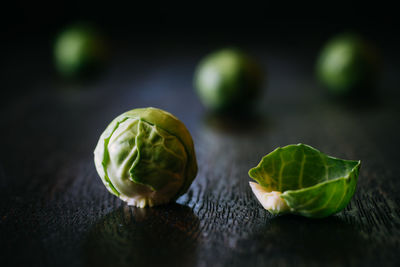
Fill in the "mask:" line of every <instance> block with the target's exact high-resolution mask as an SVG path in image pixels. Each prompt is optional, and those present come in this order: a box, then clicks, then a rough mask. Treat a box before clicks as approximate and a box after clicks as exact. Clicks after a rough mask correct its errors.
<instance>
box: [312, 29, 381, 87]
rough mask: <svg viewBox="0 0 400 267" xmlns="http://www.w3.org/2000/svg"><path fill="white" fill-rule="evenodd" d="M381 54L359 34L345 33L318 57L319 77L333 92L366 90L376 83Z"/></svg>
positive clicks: (327, 46)
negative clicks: (379, 55)
mask: <svg viewBox="0 0 400 267" xmlns="http://www.w3.org/2000/svg"><path fill="white" fill-rule="evenodd" d="M378 63H379V57H378V54H377V52H376V51H375V50H374V49H373V48H372V47H371V46H370V45H369V44H368V43H367V42H366V41H364V40H363V39H362V38H361V37H360V36H358V35H355V34H342V35H339V36H337V37H335V38H333V39H331V40H330V41H329V42H328V43H327V44H326V45H325V46H324V48H323V49H322V51H321V53H320V55H319V58H318V60H317V66H316V71H317V77H318V79H319V80H320V82H321V83H322V84H323V85H324V86H325V87H326V88H327V89H328V90H329V91H330V92H331V93H332V94H334V95H348V94H351V93H355V92H359V93H367V91H369V90H371V89H372V88H373V87H374V86H375V83H376V80H377V74H378V72H379V71H378V65H379V64H378Z"/></svg>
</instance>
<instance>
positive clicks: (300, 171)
mask: <svg viewBox="0 0 400 267" xmlns="http://www.w3.org/2000/svg"><path fill="white" fill-rule="evenodd" d="M360 165H361V162H360V161H354V160H342V159H338V158H334V157H330V156H327V155H325V154H323V153H321V152H320V151H318V150H316V149H314V148H312V147H310V146H308V145H304V144H297V145H288V146H286V147H282V148H277V149H275V150H274V151H273V152H271V153H270V154H268V155H266V156H264V157H263V159H262V160H261V162H260V163H259V164H258V165H257V166H256V167H255V168H252V169H250V171H249V176H250V177H251V178H253V179H254V180H256V181H257V182H258V183H259V184H260V186H261V187H262V188H263V189H264V191H265V193H268V192H272V191H277V192H280V193H281V195H280V197H281V198H282V199H283V200H284V201H286V204H287V205H288V207H289V208H290V212H291V213H295V214H300V215H303V216H306V217H312V218H322V217H326V216H329V215H331V214H334V213H337V212H339V211H340V210H342V209H343V208H344V207H345V206H346V205H347V204H348V203H349V201H350V199H351V198H352V196H353V194H354V192H355V189H356V185H357V178H358V173H359V168H360ZM253 191H254V190H253ZM282 212H283V211H282ZM273 213H274V214H276V213H279V211H278V212H277V211H276V210H274V212H273Z"/></svg>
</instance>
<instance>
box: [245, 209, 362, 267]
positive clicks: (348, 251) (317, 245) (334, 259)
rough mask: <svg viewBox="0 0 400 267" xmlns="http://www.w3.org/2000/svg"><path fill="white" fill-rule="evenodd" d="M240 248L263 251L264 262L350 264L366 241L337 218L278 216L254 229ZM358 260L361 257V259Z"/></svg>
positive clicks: (356, 231)
mask: <svg viewBox="0 0 400 267" xmlns="http://www.w3.org/2000/svg"><path fill="white" fill-rule="evenodd" d="M240 247H242V248H244V251H246V250H247V251H248V252H250V253H252V254H263V255H264V256H265V258H267V259H268V261H272V262H274V261H276V262H280V261H282V259H284V261H285V262H286V263H287V262H288V261H293V263H297V264H298V263H317V264H318V263H319V264H326V263H329V264H333V265H341V264H344V265H346V264H350V263H351V262H352V261H353V260H356V259H357V258H358V262H360V257H362V256H363V254H365V253H366V250H365V247H366V240H365V239H364V238H363V237H362V236H361V234H360V233H359V231H358V230H357V229H356V228H355V226H352V225H350V224H348V223H346V222H344V221H343V220H341V219H340V218H339V217H334V216H331V217H328V218H325V219H307V218H303V217H299V216H294V215H286V216H279V217H275V218H273V219H271V221H270V223H269V224H266V225H263V226H260V227H259V228H256V229H255V231H254V233H253V235H252V236H251V237H250V238H249V239H247V240H243V242H242V244H241V245H240ZM361 261H362V260H361Z"/></svg>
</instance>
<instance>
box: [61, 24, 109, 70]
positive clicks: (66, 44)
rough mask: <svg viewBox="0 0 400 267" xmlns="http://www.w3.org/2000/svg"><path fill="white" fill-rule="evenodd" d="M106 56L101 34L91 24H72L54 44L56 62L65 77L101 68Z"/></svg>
mask: <svg viewBox="0 0 400 267" xmlns="http://www.w3.org/2000/svg"><path fill="white" fill-rule="evenodd" d="M105 57H106V46H105V43H104V41H103V39H102V38H101V36H100V34H99V33H98V32H97V31H96V30H95V29H94V28H93V27H90V26H89V25H86V24H77V25H74V26H70V27H69V28H67V29H66V30H64V31H63V32H61V33H60V34H59V36H58V37H57V39H56V42H55V44H54V63H55V65H56V68H57V70H58V71H59V72H60V74H62V75H64V76H65V77H76V76H83V75H86V74H90V73H93V72H94V71H95V70H97V69H99V68H100V67H101V65H102V64H103V62H104V60H105Z"/></svg>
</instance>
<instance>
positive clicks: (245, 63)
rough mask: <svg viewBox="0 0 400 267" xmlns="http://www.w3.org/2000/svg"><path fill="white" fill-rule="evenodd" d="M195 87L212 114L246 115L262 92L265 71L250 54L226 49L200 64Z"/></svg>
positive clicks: (195, 78)
mask: <svg viewBox="0 0 400 267" xmlns="http://www.w3.org/2000/svg"><path fill="white" fill-rule="evenodd" d="M194 86H195V88H196V90H197V93H198V95H199V97H200V100H201V101H202V103H203V105H204V106H205V107H206V108H208V109H210V110H211V111H214V112H220V113H229V112H237V113H244V112H247V110H248V109H249V108H251V106H252V104H254V101H255V100H256V98H257V97H258V96H259V94H260V92H261V86H262V71H261V69H260V67H259V66H258V65H257V64H256V63H255V62H254V61H253V60H252V59H251V58H250V57H248V56H247V55H246V54H244V53H242V52H240V51H238V50H235V49H224V50H220V51H217V52H215V53H212V54H210V55H208V56H207V57H205V58H204V59H203V60H202V61H201V62H200V64H199V65H198V67H197V69H196V73H195V77H194Z"/></svg>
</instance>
